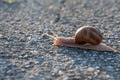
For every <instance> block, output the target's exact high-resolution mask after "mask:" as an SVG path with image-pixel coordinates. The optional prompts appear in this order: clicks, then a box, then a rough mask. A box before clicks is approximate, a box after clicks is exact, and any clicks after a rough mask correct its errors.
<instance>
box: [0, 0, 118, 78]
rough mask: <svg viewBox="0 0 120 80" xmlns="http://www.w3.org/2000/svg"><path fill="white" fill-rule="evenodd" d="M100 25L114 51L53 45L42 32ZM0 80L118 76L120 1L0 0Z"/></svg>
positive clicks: (60, 32) (58, 32) (64, 32)
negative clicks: (14, 0) (7, 1)
mask: <svg viewBox="0 0 120 80" xmlns="http://www.w3.org/2000/svg"><path fill="white" fill-rule="evenodd" d="M83 25H91V26H95V27H98V28H99V29H100V30H101V31H102V33H103V35H104V40H103V42H104V43H106V44H107V45H109V46H111V47H113V48H114V49H116V50H118V51H117V52H115V53H112V52H97V51H92V50H82V49H75V48H68V47H57V46H53V45H52V44H53V38H51V37H48V36H46V35H45V34H46V33H48V34H50V35H52V36H55V35H58V36H74V32H75V31H76V30H77V29H78V28H79V27H81V26H83ZM0 80H120V0H17V2H15V3H13V4H8V3H5V2H3V1H0Z"/></svg>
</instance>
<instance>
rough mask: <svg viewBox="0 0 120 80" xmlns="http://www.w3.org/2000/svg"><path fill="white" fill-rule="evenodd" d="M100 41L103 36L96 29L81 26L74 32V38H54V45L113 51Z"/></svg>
mask: <svg viewBox="0 0 120 80" xmlns="http://www.w3.org/2000/svg"><path fill="white" fill-rule="evenodd" d="M102 40H103V36H102V33H101V32H100V30H99V29H98V28H95V27H91V26H83V27H80V28H79V29H78V30H77V31H76V32H75V36H74V37H54V45H56V46H67V47H73V48H82V49H91V50H96V51H111V52H114V51H115V50H114V49H113V48H111V47H109V46H107V45H106V44H104V43H102Z"/></svg>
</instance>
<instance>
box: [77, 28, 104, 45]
mask: <svg viewBox="0 0 120 80" xmlns="http://www.w3.org/2000/svg"><path fill="white" fill-rule="evenodd" d="M102 39H103V37H102V34H101V32H100V30H99V29H97V28H95V27H91V26H83V27H81V28H79V29H78V30H77V31H76V33H75V42H76V43H77V44H85V43H90V44H92V45H97V44H100V43H101V42H102Z"/></svg>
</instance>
